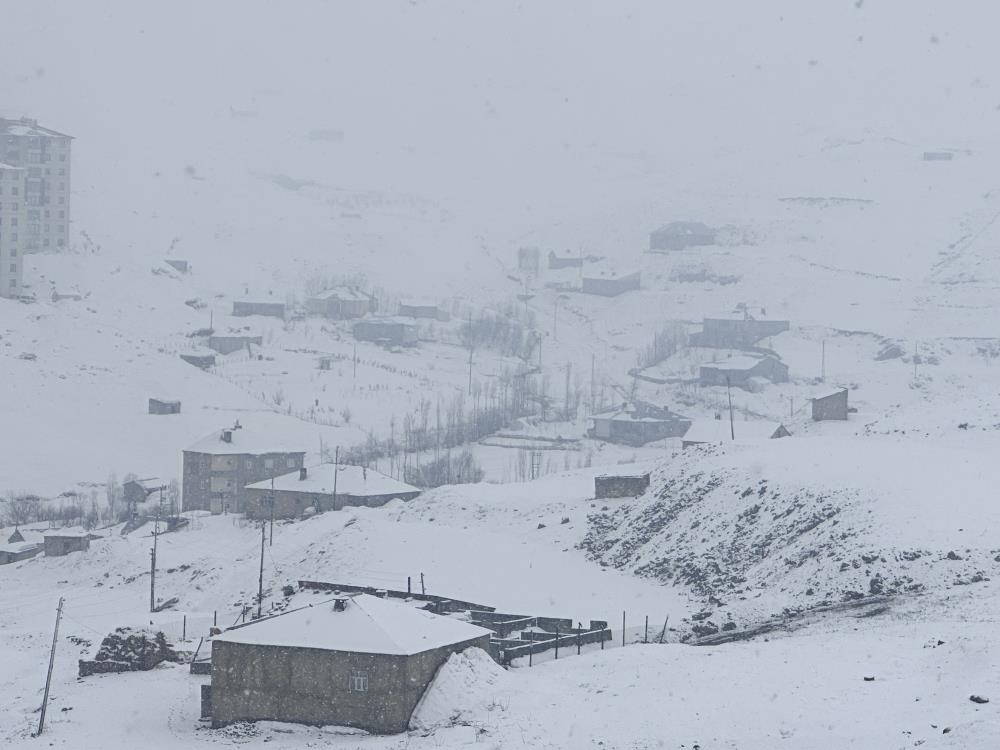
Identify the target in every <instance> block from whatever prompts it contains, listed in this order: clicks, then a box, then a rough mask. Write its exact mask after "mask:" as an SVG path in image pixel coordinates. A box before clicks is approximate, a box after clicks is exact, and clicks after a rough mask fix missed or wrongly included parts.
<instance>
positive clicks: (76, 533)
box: [42, 526, 90, 539]
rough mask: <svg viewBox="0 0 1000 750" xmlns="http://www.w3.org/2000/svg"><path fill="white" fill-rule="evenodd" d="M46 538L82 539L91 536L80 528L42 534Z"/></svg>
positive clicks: (50, 530)
mask: <svg viewBox="0 0 1000 750" xmlns="http://www.w3.org/2000/svg"><path fill="white" fill-rule="evenodd" d="M42 536H44V537H50V536H51V537H64V538H67V539H68V538H73V539H77V538H82V537H88V536H90V532H89V531H87V530H86V529H81V528H80V527H79V526H76V527H73V528H68V529H49V530H48V531H46V532H44V533H43V534H42Z"/></svg>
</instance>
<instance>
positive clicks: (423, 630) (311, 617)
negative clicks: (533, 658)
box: [214, 594, 490, 656]
mask: <svg viewBox="0 0 1000 750" xmlns="http://www.w3.org/2000/svg"><path fill="white" fill-rule="evenodd" d="M344 599H345V600H346V603H345V606H344V608H343V609H342V610H339V611H338V610H336V609H335V606H334V602H333V601H328V602H324V603H322V604H316V605H311V606H309V607H304V608H303V609H297V610H294V611H292V612H289V613H288V614H283V615H276V616H275V617H269V618H267V619H263V620H258V621H256V622H253V623H250V624H248V625H244V626H238V627H235V628H232V629H230V630H227V631H225V632H224V633H222V634H221V635H217V636H216V637H215V639H214V640H216V641H223V642H225V643H244V644H250V645H257V646H287V647H293V648H295V647H298V648H316V649H323V650H326V651H348V652H353V653H363V654H392V655H396V656H409V655H412V654H419V653H422V652H424V651H429V650H430V649H435V648H440V647H442V646H449V645H451V644H454V643H462V642H464V641H469V640H472V639H474V638H481V637H482V636H488V635H490V631H489V630H486V629H485V628H481V627H479V626H478V625H470V624H469V623H467V622H462V621H461V620H456V619H453V618H450V617H444V616H442V615H435V614H433V613H431V612H427V611H425V610H422V609H417V608H416V607H410V606H407V605H405V604H399V603H396V602H391V601H386V600H385V599H379V598H378V597H374V596H371V595H369V594H359V595H357V596H353V597H344Z"/></svg>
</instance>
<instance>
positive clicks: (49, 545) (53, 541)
mask: <svg viewBox="0 0 1000 750" xmlns="http://www.w3.org/2000/svg"><path fill="white" fill-rule="evenodd" d="M42 536H43V537H44V539H45V556H46V557H62V556H63V555H68V554H69V553H70V552H83V551H84V550H88V549H90V536H91V535H90V533H89V532H88V531H86V530H85V529H54V530H52V531H46V532H45V533H44V534H43V535H42Z"/></svg>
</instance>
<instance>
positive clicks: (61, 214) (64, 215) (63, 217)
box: [45, 211, 66, 219]
mask: <svg viewBox="0 0 1000 750" xmlns="http://www.w3.org/2000/svg"><path fill="white" fill-rule="evenodd" d="M45 213H46V214H48V211H46V212H45ZM59 218H60V219H65V218H66V212H65V211H60V212H59Z"/></svg>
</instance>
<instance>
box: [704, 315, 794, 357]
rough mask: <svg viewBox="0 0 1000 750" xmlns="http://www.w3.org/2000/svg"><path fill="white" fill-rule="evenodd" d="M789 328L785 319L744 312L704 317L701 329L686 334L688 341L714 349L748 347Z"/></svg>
mask: <svg viewBox="0 0 1000 750" xmlns="http://www.w3.org/2000/svg"><path fill="white" fill-rule="evenodd" d="M789 328H790V324H789V322H788V321H787V320H770V319H764V318H763V317H760V318H755V317H753V316H751V315H749V314H746V313H741V314H738V315H733V316H731V317H726V318H705V319H704V322H703V324H702V330H701V331H700V332H695V333H692V334H689V335H688V343H689V344H690V345H691V346H706V347H712V348H715V349H749V348H751V347H753V346H754V345H756V344H757V342H758V341H760V340H761V339H766V338H769V337H771V336H777V335H778V334H779V333H782V332H783V331H787V330H788V329H789Z"/></svg>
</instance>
